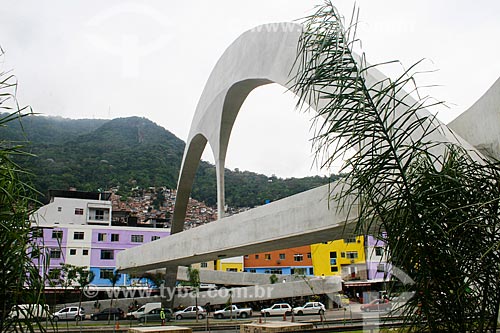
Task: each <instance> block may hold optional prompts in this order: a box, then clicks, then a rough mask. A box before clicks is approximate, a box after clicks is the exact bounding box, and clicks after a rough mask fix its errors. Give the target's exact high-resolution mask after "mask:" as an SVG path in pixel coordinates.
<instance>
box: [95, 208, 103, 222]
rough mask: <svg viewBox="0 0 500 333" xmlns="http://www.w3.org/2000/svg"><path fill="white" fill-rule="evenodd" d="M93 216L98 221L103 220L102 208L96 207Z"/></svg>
mask: <svg viewBox="0 0 500 333" xmlns="http://www.w3.org/2000/svg"><path fill="white" fill-rule="evenodd" d="M94 218H95V219H96V220H99V221H102V220H104V209H96V210H95V216H94Z"/></svg>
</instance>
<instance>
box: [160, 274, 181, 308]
mask: <svg viewBox="0 0 500 333" xmlns="http://www.w3.org/2000/svg"><path fill="white" fill-rule="evenodd" d="M178 268H179V267H178V266H167V267H165V276H164V283H163V286H161V287H160V295H161V305H162V306H163V307H167V308H171V309H173V308H174V300H175V291H176V289H175V288H176V285H177V269H178Z"/></svg>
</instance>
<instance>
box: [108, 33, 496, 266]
mask: <svg viewBox="0 0 500 333" xmlns="http://www.w3.org/2000/svg"><path fill="white" fill-rule="evenodd" d="M276 26H277V25H276V24H273V25H264V26H259V27H256V28H254V29H252V30H249V31H247V32H245V33H244V34H242V35H241V36H240V37H239V38H238V39H236V40H235V41H234V42H233V43H232V44H231V45H230V46H229V48H228V49H227V50H226V51H225V52H224V54H223V55H222V56H221V58H220V60H219V61H218V62H217V64H216V66H215V68H214V69H213V71H212V73H211V75H210V77H209V78H208V81H207V84H206V86H205V88H204V90H203V93H202V95H201V97H200V100H199V102H198V105H197V109H196V113H195V115H194V119H193V121H192V125H191V130H190V133H189V137H188V139H187V144H186V149H185V152H184V158H183V162H182V166H181V170H180V177H179V181H178V188H177V190H178V191H177V199H176V204H175V212H174V217H173V224H172V235H171V236H169V237H166V238H163V239H160V240H157V241H155V242H151V243H148V244H144V245H142V246H138V247H134V248H131V249H128V250H126V251H122V252H120V253H118V256H117V268H118V269H119V270H121V271H124V272H127V271H145V270H151V269H157V268H165V267H175V266H178V265H189V264H192V263H197V262H203V261H209V260H215V259H220V258H225V257H234V256H240V255H245V254H249V253H256V252H264V251H270V250H277V249H282V248H288V247H294V246H300V245H308V244H313V243H317V242H323V241H329V240H332V239H336V238H340V237H342V235H343V232H344V231H345V230H346V228H347V230H349V226H350V224H349V220H352V219H353V218H354V217H355V213H356V212H350V213H349V212H346V211H344V210H342V209H341V208H339V207H336V206H335V204H334V203H333V202H331V201H329V195H330V193H329V192H330V187H329V186H322V187H319V188H316V189H313V190H310V191H307V192H303V193H299V194H296V195H294V196H291V197H288V198H285V199H282V200H279V201H276V202H272V203H270V204H267V205H264V206H261V207H257V208H254V209H251V210H249V211H246V212H244V213H240V214H237V215H234V216H229V217H224V204H225V202H224V165H225V158H226V152H227V148H228V142H229V139H230V134H231V130H232V128H233V124H234V122H235V120H236V117H237V115H238V112H239V110H240V107H241V105H242V103H243V102H244V100H245V98H246V97H247V96H248V94H249V93H250V92H251V91H252V90H253V89H255V88H256V87H258V86H262V85H265V84H269V83H277V84H280V85H282V86H284V87H286V88H287V89H289V90H291V91H292V92H293V80H292V79H293V78H294V77H295V73H296V71H297V69H296V68H295V67H294V63H295V60H296V58H297V50H298V42H299V37H300V35H301V32H302V26H301V25H299V24H295V23H283V24H282V25H281V26H282V27H283V29H276ZM278 26H279V25H278ZM383 78H385V77H384V76H383V74H382V73H380V72H379V71H378V70H376V69H374V68H372V69H370V70H369V72H368V76H367V78H366V84H367V85H368V86H370V85H371V84H374V83H376V82H379V81H381V80H382V79H383ZM403 94H404V92H401V98H402V99H405V100H406V101H407V103H408V104H409V105H411V104H413V102H414V101H413V99H412V97H411V96H409V95H407V96H405V97H403V96H404V95H403ZM314 107H315V106H313V108H314ZM316 107H317V106H316ZM421 112H422V113H421V114H420V115H417V117H420V116H425V115H426V113H425V112H426V111H421ZM478 115H479V117H478ZM397 116H398V109H396V110H395V117H397ZM438 126H439V128H438V130H437V131H435V132H433V133H432V136H433V137H432V138H430V139H431V140H434V142H443V143H446V142H454V143H457V142H459V143H460V144H462V145H464V146H465V147H467V148H469V149H474V148H472V146H471V145H469V143H467V142H470V143H471V144H472V145H474V146H476V147H477V148H479V149H481V151H484V150H485V149H486V150H488V151H489V152H490V153H491V154H493V155H495V156H500V81H497V82H496V83H495V84H494V86H493V87H492V88H491V89H490V90H488V92H487V93H486V94H485V96H483V97H482V98H481V99H480V100H479V101H478V102H477V103H476V104H475V105H474V106H473V107H471V108H470V109H469V110H468V111H466V112H465V113H464V114H463V115H462V116H460V117H459V118H458V119H456V120H455V121H453V122H452V123H451V124H450V128H451V129H453V130H454V131H452V130H450V129H449V127H448V126H446V125H438ZM207 143H209V146H210V148H211V150H212V153H213V155H214V157H215V158H214V160H215V166H216V170H217V199H218V216H219V220H217V221H215V222H213V223H210V224H207V225H204V226H201V227H198V228H194V229H190V230H187V231H183V225H184V218H185V214H186V209H187V203H188V199H189V196H190V193H191V187H192V185H193V180H194V176H195V172H196V170H197V168H198V164H199V162H200V158H201V155H202V153H203V151H204V149H205V146H206V144H207ZM349 214H351V215H349Z"/></svg>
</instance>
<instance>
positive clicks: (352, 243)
mask: <svg viewBox="0 0 500 333" xmlns="http://www.w3.org/2000/svg"><path fill="white" fill-rule="evenodd" d="M311 253H312V263H313V267H314V275H316V276H322V275H324V276H328V275H340V276H342V278H343V279H344V280H352V279H366V267H365V266H366V258H365V247H364V237H363V236H358V237H349V238H344V239H339V240H335V241H330V242H325V243H319V244H313V245H311Z"/></svg>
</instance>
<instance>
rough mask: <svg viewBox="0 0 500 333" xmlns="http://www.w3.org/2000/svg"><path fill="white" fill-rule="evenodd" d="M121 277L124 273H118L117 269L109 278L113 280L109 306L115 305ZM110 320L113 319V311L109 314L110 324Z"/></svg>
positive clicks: (110, 280)
mask: <svg viewBox="0 0 500 333" xmlns="http://www.w3.org/2000/svg"><path fill="white" fill-rule="evenodd" d="M121 277H122V275H121V274H120V273H118V271H117V270H115V271H114V272H113V275H111V276H110V277H109V278H108V280H109V282H111V304H110V306H109V307H110V308H112V307H113V301H114V300H115V287H116V284H117V283H118V281H120V278H121ZM110 321H111V311H110V312H109V314H108V324H109V322H110Z"/></svg>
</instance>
